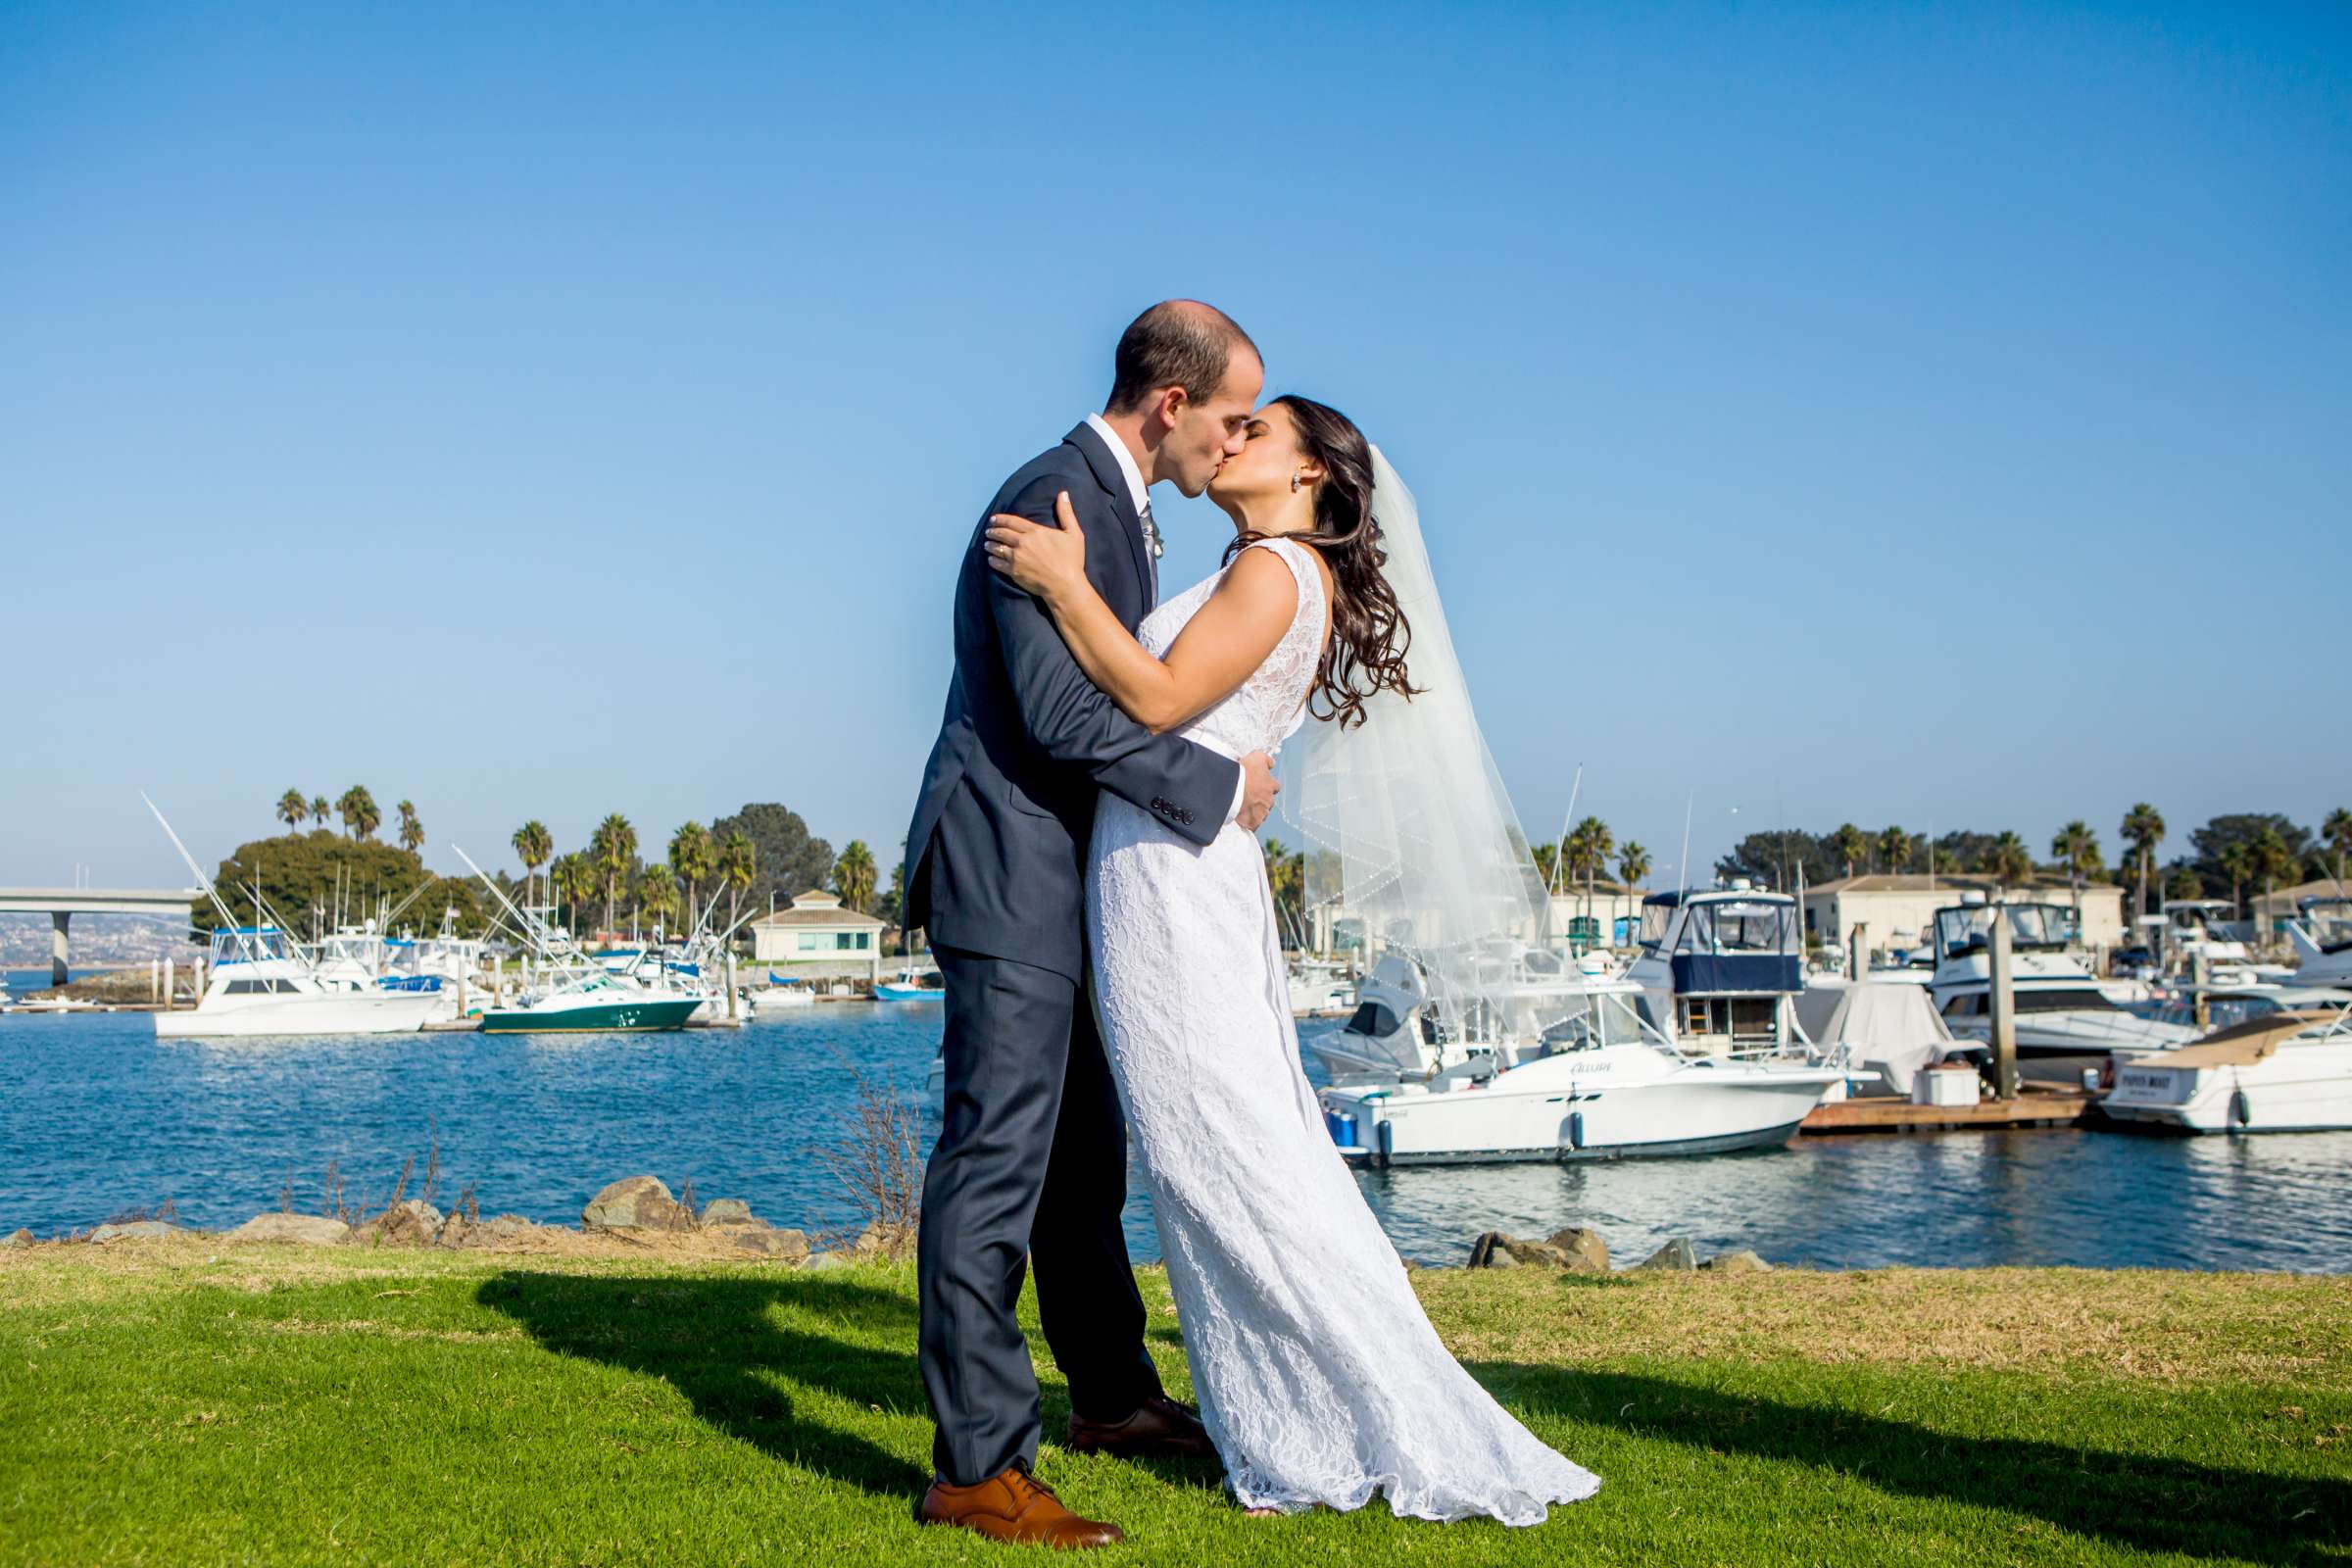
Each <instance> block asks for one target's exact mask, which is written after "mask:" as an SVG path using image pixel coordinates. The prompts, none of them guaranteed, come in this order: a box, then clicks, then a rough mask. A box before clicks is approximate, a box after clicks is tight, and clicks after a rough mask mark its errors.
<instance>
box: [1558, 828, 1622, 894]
mask: <svg viewBox="0 0 2352 1568" xmlns="http://www.w3.org/2000/svg"><path fill="white" fill-rule="evenodd" d="M1616 848H1617V840H1616V839H1615V838H1614V837H1613V836H1612V835H1611V834H1610V832H1609V825H1608V824H1607V823H1606V822H1603V821H1602V820H1601V819H1600V818H1599V817H1597V816H1588V817H1586V818H1585V819H1584V820H1583V821H1582V822H1579V823H1577V824H1576V826H1575V827H1574V828H1572V829H1570V830H1569V834H1568V838H1567V840H1566V842H1564V843H1563V844H1562V845H1561V846H1560V850H1561V853H1562V855H1563V856H1564V857H1565V858H1566V860H1567V865H1568V874H1569V875H1570V876H1581V877H1583V878H1584V879H1585V913H1586V914H1588V915H1590V914H1591V913H1592V912H1593V879H1594V878H1596V877H1598V876H1599V875H1600V873H1601V872H1602V871H1604V870H1606V869H1608V864H1609V856H1610V855H1611V854H1612V853H1614V852H1615V850H1616Z"/></svg>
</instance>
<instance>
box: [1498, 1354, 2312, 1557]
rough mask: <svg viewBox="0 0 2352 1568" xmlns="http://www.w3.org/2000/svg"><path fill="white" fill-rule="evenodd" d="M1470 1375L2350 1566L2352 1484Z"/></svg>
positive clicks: (1515, 1393)
mask: <svg viewBox="0 0 2352 1568" xmlns="http://www.w3.org/2000/svg"><path fill="white" fill-rule="evenodd" d="M1466 1364H1467V1365H1468V1367H1469V1370H1470V1371H1471V1373H1472V1374H1473V1375H1474V1376H1476V1377H1477V1379H1478V1380H1479V1382H1481V1383H1483V1384H1485V1385H1486V1387H1487V1388H1488V1390H1489V1391H1490V1392H1492V1393H1493V1394H1494V1395H1495V1397H1496V1398H1498V1399H1501V1400H1502V1401H1504V1402H1505V1403H1507V1404H1510V1405H1513V1406H1516V1407H1517V1408H1519V1409H1521V1410H1529V1409H1535V1410H1548V1411H1554V1412H1557V1413H1559V1414H1561V1415H1565V1416H1570V1417H1573V1418H1576V1419H1579V1420H1584V1421H1593V1422H1598V1423H1603V1424H1607V1425H1612V1426H1617V1427H1621V1428H1623V1429H1624V1430H1625V1431H1627V1432H1629V1433H1632V1434H1634V1435H1635V1436H1638V1437H1642V1438H1650V1439H1658V1440H1662V1441H1665V1442H1669V1443H1680V1444H1686V1445H1689V1446H1692V1447H1699V1448H1710V1449H1714V1450H1716V1451H1718V1452H1722V1453H1736V1454H1743V1455H1747V1456H1749V1457H1752V1458H1759V1459H1771V1460H1778V1461H1781V1462H1784V1463H1789V1464H1799V1465H1814V1466H1818V1467H1820V1468H1822V1469H1826V1470H1834V1471H1837V1472H1839V1473H1841V1474H1844V1475H1849V1476H1852V1477H1853V1478H1855V1479H1856V1480H1859V1481H1862V1482H1865V1483H1867V1484H1869V1485H1871V1486H1874V1487H1877V1488H1879V1489H1880V1490H1881V1491H1883V1492H1888V1493H1894V1494H1900V1495H1908V1496H1915V1497H1933V1498H1938V1499H1941V1500H1944V1501H1949V1502H1959V1503H1967V1504H1972V1505H1975V1506H1979V1507H1985V1508H1993V1509H2000V1510H2003V1511H2005V1512H2009V1513H2017V1514H2028V1515H2032V1516H2034V1517H2035V1518H2039V1519H2043V1520H2046V1521H2048V1522H2049V1523H2050V1524H2053V1525H2056V1526H2058V1527H2059V1528H2060V1529H2063V1530H2067V1531H2071V1532H2072V1533H2074V1534H2076V1535H2080V1536H2093V1537H2097V1538H2100V1539H2102V1540H2105V1541H2108V1542H2112V1543H2114V1544H2117V1545H2120V1546H2126V1547H2131V1548H2133V1549H2136V1550H2140V1551H2149V1552H2182V1553H2186V1554H2189V1555H2193V1556H2199V1557H2232V1558H2239V1559H2243V1560H2246V1561H2251V1562H2264V1563H2309V1562H2340V1561H2342V1560H2343V1559H2342V1557H2341V1556H2340V1555H2339V1553H2340V1551H2341V1548H2342V1547H2343V1545H2344V1544H2346V1543H2347V1542H2352V1482H2345V1481H2338V1480H2316V1479H2308V1478H2300V1477H2293V1476H2277V1475H2266V1474H2262V1473H2260V1472H2256V1471H2247V1470H2233V1469H2229V1468H2224V1467H2219V1466H2213V1465H2202V1464H2196V1463H2192V1462H2190V1461H2188V1460H2184V1459H2168V1458H2157V1457H2151V1456H2146V1455H2139V1454H2125V1453H2113V1452H2107V1451H2103V1450H2098V1449H2089V1448H2076V1447H2070V1446H2065V1445H2062V1444H2056V1443H2043V1442H2036V1441H2034V1440H2032V1439H2024V1438H1969V1437H1960V1436H1955V1435H1953V1434H1949V1433H1943V1432H1937V1431H1936V1430H1934V1429H1933V1428H1930V1427H1922V1426H1915V1425H1912V1424H1911V1423H1909V1422H1904V1421H1889V1420H1886V1419H1884V1418H1882V1417H1878V1416H1871V1415H1865V1414H1861V1413H1859V1412H1856V1411H1853V1410H1848V1409H1842V1408H1838V1407H1835V1406H1819V1405H1803V1404H1783V1403H1780V1402H1778V1401H1775V1400H1771V1399H1763V1398H1754V1397H1747V1396H1744V1395H1738V1394H1728V1393H1724V1392H1722V1391H1720V1390H1715V1389H1707V1388H1695V1387H1692V1386H1691V1385H1689V1384H1684V1383H1676V1382H1672V1381H1670V1380H1667V1379H1664V1378H1652V1377H1642V1376H1638V1375H1634V1374H1629V1373H1621V1372H1582V1371H1572V1370H1568V1369H1564V1368H1561V1367H1553V1366H1542V1365H1533V1366H1531V1365H1525V1364H1521V1363H1517V1362H1508V1361H1494V1362H1470V1363H1466ZM1571 1457H1573V1455H1571Z"/></svg>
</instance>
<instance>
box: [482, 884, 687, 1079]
mask: <svg viewBox="0 0 2352 1568" xmlns="http://www.w3.org/2000/svg"><path fill="white" fill-rule="evenodd" d="M450 848H451V849H453V850H457V855H458V858H460V859H462V860H464V861H465V862H466V865H467V866H468V867H469V868H471V870H472V871H473V874H474V875H475V876H476V877H479V878H480V879H481V883H482V886H484V887H485V888H488V889H489V890H490V896H491V897H492V898H493V899H494V900H496V901H497V903H498V906H499V907H500V908H501V909H502V910H503V911H504V912H505V914H506V917H507V919H508V920H509V921H510V922H511V923H512V924H513V925H514V927H515V931H516V933H517V934H518V935H520V937H521V938H522V940H523V941H524V942H525V943H526V944H527V945H528V946H529V947H530V949H531V951H532V956H533V963H532V965H531V967H530V968H528V969H526V971H525V980H524V984H523V989H522V992H521V994H520V995H519V996H518V997H516V998H515V1000H514V1001H513V1002H510V1003H502V1004H500V1005H495V1006H491V1007H486V1008H484V1009H483V1011H482V1015H481V1017H482V1032H483V1033H484V1034H498V1035H515V1034H614V1033H643V1032H647V1031H652V1030H667V1029H683V1028H685V1027H686V1020H687V1019H688V1018H689V1017H690V1016H692V1015H693V1013H694V1010H695V1008H697V1007H699V1006H701V1005H703V1003H704V1001H705V1000H706V999H705V998H704V996H703V995H702V993H701V992H699V991H678V990H672V989H669V988H666V987H662V988H657V987H653V986H648V985H646V984H645V983H644V982H642V981H640V980H639V979H637V977H636V976H635V975H633V974H614V973H613V972H612V971H611V970H609V969H608V968H606V967H605V965H603V964H602V963H599V962H598V961H597V960H596V959H594V958H592V957H590V956H588V954H587V953H586V952H584V951H583V950H582V949H581V948H580V945H579V944H578V943H577V942H575V941H574V940H572V937H571V935H570V933H569V932H566V931H564V930H562V929H561V928H559V927H558V926H556V925H554V924H553V923H551V922H550V921H549V920H548V919H547V918H546V917H545V916H544V914H543V913H541V912H540V911H538V910H536V909H526V908H519V907H516V906H515V902H514V901H513V900H512V899H509V898H508V897H507V895H506V892H505V890H504V889H502V888H501V887H499V885H498V884H497V883H496V882H493V881H492V880H490V878H489V876H488V875H486V874H485V873H484V872H483V870H482V868H481V867H480V866H479V865H476V864H475V863H474V860H473V858H472V857H471V856H469V855H467V854H466V852H465V851H464V850H462V849H458V847H457V846H456V845H454V844H453V845H452V846H450Z"/></svg>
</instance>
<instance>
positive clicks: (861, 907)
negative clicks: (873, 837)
mask: <svg viewBox="0 0 2352 1568" xmlns="http://www.w3.org/2000/svg"><path fill="white" fill-rule="evenodd" d="M874 874H875V873H874V852H873V851H871V850H869V849H867V848H866V847H865V840H863V839H852V840H850V842H849V843H847V844H845V845H843V846H842V847H841V858H839V859H837V860H835V861H834V862H833V891H834V892H836V893H838V894H840V895H841V902H842V903H844V904H846V905H848V906H849V907H851V908H853V909H856V910H857V911H858V913H859V914H863V913H864V912H865V907H866V906H867V905H868V904H871V903H872V902H873V900H874Z"/></svg>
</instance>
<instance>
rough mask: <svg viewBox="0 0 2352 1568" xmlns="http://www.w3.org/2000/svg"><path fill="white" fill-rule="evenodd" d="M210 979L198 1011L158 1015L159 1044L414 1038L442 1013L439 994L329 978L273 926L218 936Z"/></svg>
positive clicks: (239, 928)
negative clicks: (285, 1037) (331, 1037)
mask: <svg viewBox="0 0 2352 1568" xmlns="http://www.w3.org/2000/svg"><path fill="white" fill-rule="evenodd" d="M208 972H209V975H210V978H209V979H208V980H207V981H206V982H205V988H204V995H203V996H202V997H200V998H198V999H197V1002H196V1005H195V1006H194V1007H192V1008H189V1009H187V1010H185V1011H181V1012H159V1013H157V1014H155V1037H156V1038H157V1039H158V1040H196V1039H208V1038H218V1037H225V1036H248V1035H250V1036H260V1035H384V1034H413V1033H415V1032H416V1031H417V1030H418V1029H421V1028H423V1027H424V1023H425V1020H426V1019H427V1018H430V1017H432V1016H433V1015H434V1013H435V1012H436V1011H438V1010H439V1009H440V1007H441V998H440V997H439V996H438V995H436V994H435V993H433V992H429V991H405V990H397V989H392V988H389V987H386V986H384V985H381V984H379V983H378V982H376V981H375V980H374V979H372V978H361V977H356V976H351V975H338V976H334V977H328V976H324V975H322V974H320V972H319V969H318V968H317V967H315V966H314V965H312V964H311V963H310V962H308V961H307V960H305V959H304V958H302V957H301V956H299V955H298V954H297V952H296V950H295V947H294V944H293V943H291V942H289V941H288V940H287V939H286V934H285V933H284V932H283V931H281V930H279V929H278V928H277V927H276V926H274V925H231V926H223V927H221V928H220V929H217V930H215V931H214V932H213V938H212V954H211V962H210V965H209V971H208Z"/></svg>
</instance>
